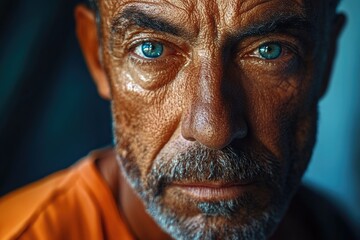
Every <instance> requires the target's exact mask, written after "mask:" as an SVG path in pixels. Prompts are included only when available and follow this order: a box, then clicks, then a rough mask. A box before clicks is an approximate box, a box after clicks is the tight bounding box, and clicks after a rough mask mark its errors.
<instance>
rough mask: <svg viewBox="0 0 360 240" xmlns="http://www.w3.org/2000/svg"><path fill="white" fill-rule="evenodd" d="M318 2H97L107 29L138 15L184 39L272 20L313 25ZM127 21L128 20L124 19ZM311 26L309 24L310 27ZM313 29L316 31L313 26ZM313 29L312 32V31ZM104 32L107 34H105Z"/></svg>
mask: <svg viewBox="0 0 360 240" xmlns="http://www.w3.org/2000/svg"><path fill="white" fill-rule="evenodd" d="M320 2H321V1H319V0H211V1H209V0H141V1H138V0H100V11H101V16H102V18H103V20H105V22H106V25H107V26H108V27H110V28H108V29H109V31H110V32H111V31H112V30H111V27H114V25H115V23H114V22H115V21H116V20H118V19H119V18H121V17H122V16H124V13H125V14H129V13H130V15H131V14H133V13H134V12H135V13H139V12H140V13H141V14H146V15H147V16H150V17H154V18H161V19H163V20H165V21H166V22H168V23H171V24H172V25H173V26H180V27H181V29H185V30H186V32H187V37H189V35H192V36H195V37H197V38H198V37H205V38H209V37H210V36H212V37H216V36H226V35H233V34H237V32H239V31H241V29H243V28H247V27H248V26H251V25H252V24H254V23H258V24H257V26H261V24H262V23H264V24H265V23H266V24H268V23H269V22H271V21H273V19H275V20H276V19H278V18H282V19H285V21H286V19H287V18H289V17H290V18H292V17H295V18H298V19H300V18H301V19H303V20H305V21H307V22H308V23H310V24H312V25H314V26H315V25H318V24H320V22H319V21H316V20H315V21H314V17H313V16H314V15H317V16H320V15H321V12H322V9H321V6H320V4H319V3H320ZM127 17H129V16H127ZM311 22H312V23H311ZM315 28H318V27H317V26H315ZM315 28H314V29H315ZM105 32H107V31H106V30H105Z"/></svg>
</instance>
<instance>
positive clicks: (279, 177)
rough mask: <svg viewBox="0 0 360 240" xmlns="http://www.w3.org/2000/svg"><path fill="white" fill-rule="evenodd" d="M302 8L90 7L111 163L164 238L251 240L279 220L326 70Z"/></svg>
mask: <svg viewBox="0 0 360 240" xmlns="http://www.w3.org/2000/svg"><path fill="white" fill-rule="evenodd" d="M306 4H308V3H305V1H301V0H286V1H285V0H272V1H262V0H255V1H254V0H235V1H207V0H199V1H192V0H166V1H165V0H157V1H154V0H144V1H134V0H128V1H125V0H124V1H115V0H113V1H112V0H102V1H100V3H99V5H100V13H101V14H100V15H101V23H102V25H101V41H102V59H103V66H104V68H105V71H106V74H107V77H108V79H109V81H110V84H111V93H112V110H113V117H114V131H115V137H116V143H117V152H118V155H119V163H120V165H121V167H122V169H123V172H124V174H125V176H126V178H127V179H128V181H129V182H130V184H131V185H132V186H133V188H134V189H135V191H136V192H138V194H139V196H140V197H141V199H142V200H143V202H144V204H145V206H146V208H147V210H148V212H149V214H150V215H151V216H152V217H153V218H154V219H155V220H156V221H157V223H158V224H159V225H160V226H161V227H162V228H163V229H164V230H165V231H166V232H168V233H169V234H170V235H172V236H173V237H175V238H187V239H201V238H206V239H211V238H212V239H220V238H221V239H226V238H229V239H233V238H243V239H246V238H250V239H259V238H264V237H265V236H268V235H269V234H271V232H272V231H273V230H274V227H275V226H276V224H277V223H278V222H279V221H280V219H281V217H282V216H283V214H284V211H285V210H286V207H287V204H288V202H289V200H290V198H291V196H292V194H293V193H294V191H295V189H296V187H297V186H298V184H299V181H300V178H301V176H302V174H303V172H304V170H305V168H306V166H307V164H308V161H309V158H310V155H311V151H312V147H313V144H314V141H315V132H316V119H317V103H318V100H319V98H320V95H321V87H322V84H323V82H322V75H323V70H324V65H325V64H326V61H324V59H326V46H327V42H326V38H327V35H326V34H327V31H325V30H324V31H323V32H321V31H322V29H321V27H319V26H320V22H319V21H316V18H315V17H313V16H312V12H311V11H310V10H309V9H311V7H313V8H312V9H313V10H314V6H315V5H314V3H312V4H313V6H308V5H306ZM319 6H320V5H319ZM316 11H318V12H320V13H321V11H320V10H316ZM315 22H317V23H318V25H316V24H315ZM319 36H322V37H323V39H321V38H319ZM324 39H325V40H324ZM320 40H321V41H323V42H322V44H320ZM315 49H316V50H315Z"/></svg>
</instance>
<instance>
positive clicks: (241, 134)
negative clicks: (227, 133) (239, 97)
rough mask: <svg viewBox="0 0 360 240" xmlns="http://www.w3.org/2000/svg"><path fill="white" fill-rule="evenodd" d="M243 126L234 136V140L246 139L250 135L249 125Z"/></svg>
mask: <svg viewBox="0 0 360 240" xmlns="http://www.w3.org/2000/svg"><path fill="white" fill-rule="evenodd" d="M242 125H243V126H241V128H239V129H238V130H237V131H236V133H235V134H234V139H239V138H245V137H246V135H247V134H248V128H247V125H246V124H245V123H244V124H242Z"/></svg>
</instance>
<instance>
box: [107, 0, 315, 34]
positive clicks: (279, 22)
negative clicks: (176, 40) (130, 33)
mask: <svg viewBox="0 0 360 240" xmlns="http://www.w3.org/2000/svg"><path fill="white" fill-rule="evenodd" d="M269 19H270V20H269ZM130 25H136V26H138V27H140V28H144V29H151V30H154V31H156V32H164V33H169V34H171V35H174V36H178V37H182V38H185V39H191V38H193V34H191V33H190V32H188V31H186V30H185V29H183V28H181V27H178V26H176V25H174V24H172V23H170V22H168V21H167V20H165V19H162V18H161V17H158V16H151V15H149V14H147V13H146V12H144V11H142V10H141V9H138V8H137V7H135V6H131V7H128V8H125V9H124V10H123V11H122V12H121V13H120V15H119V16H118V17H116V18H115V20H114V21H113V22H112V24H111V29H112V32H113V33H116V32H118V29H125V28H127V27H128V26H130ZM290 30H294V31H302V32H306V33H312V32H313V30H314V29H313V25H312V24H311V22H310V21H309V20H308V19H306V18H305V17H303V16H301V15H299V14H295V13H279V14H277V15H274V16H270V17H267V18H266V19H263V20H261V21H259V22H255V23H252V24H250V25H249V26H245V27H244V28H242V29H239V30H237V32H236V33H235V35H234V36H231V37H230V38H231V39H236V40H242V39H244V38H247V37H255V36H264V35H267V34H271V33H276V32H287V31H290Z"/></svg>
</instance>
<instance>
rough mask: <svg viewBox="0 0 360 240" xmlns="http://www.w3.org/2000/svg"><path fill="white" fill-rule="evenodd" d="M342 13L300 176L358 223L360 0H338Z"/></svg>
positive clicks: (359, 219) (359, 222)
mask: <svg viewBox="0 0 360 240" xmlns="http://www.w3.org/2000/svg"><path fill="white" fill-rule="evenodd" d="M339 10H340V11H343V12H345V13H346V15H347V17H348V22H347V25H346V27H345V29H344V31H343V34H342V36H341V38H340V42H339V49H338V55H337V58H336V62H335V68H334V71H333V77H332V80H331V81H332V82H331V85H330V88H329V90H328V93H327V95H326V96H325V98H324V99H323V100H322V101H321V103H320V119H319V130H318V140H317V144H316V147H315V150H314V154H313V157H312V161H311V163H310V166H309V168H308V171H307V173H306V174H305V178H304V182H305V183H307V184H310V185H313V186H315V187H316V188H318V189H321V190H322V191H324V192H325V193H326V194H328V195H330V196H332V197H333V199H334V200H335V201H336V202H337V203H338V204H339V205H341V206H342V207H343V209H344V211H346V212H347V213H348V214H349V216H350V217H351V218H352V220H353V222H354V224H355V225H356V226H357V229H359V227H360V94H359V92H360V47H359V46H360V1H357V0H344V1H342V2H341V4H340V8H339Z"/></svg>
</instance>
